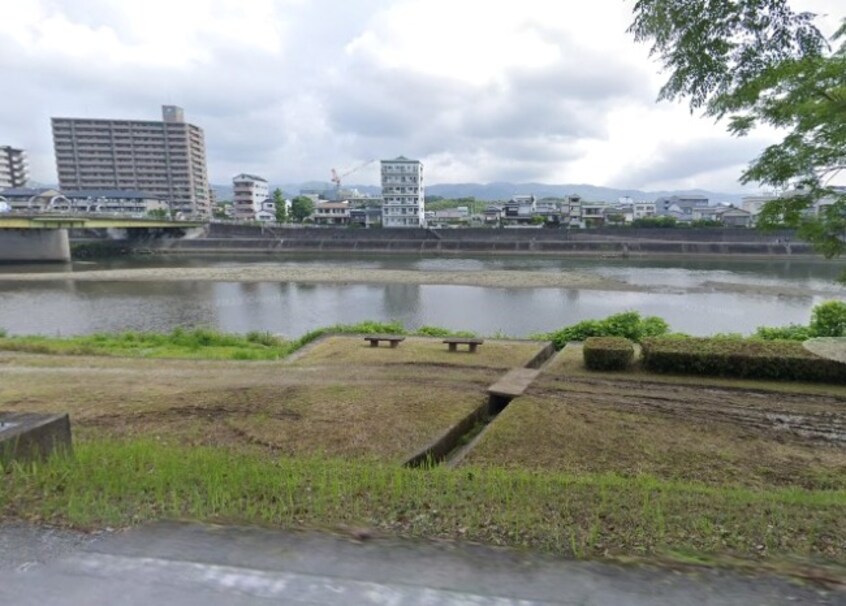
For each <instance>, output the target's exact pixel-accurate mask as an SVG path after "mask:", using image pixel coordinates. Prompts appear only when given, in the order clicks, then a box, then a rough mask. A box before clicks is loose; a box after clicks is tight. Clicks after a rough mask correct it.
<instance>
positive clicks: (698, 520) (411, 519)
mask: <svg viewBox="0 0 846 606" xmlns="http://www.w3.org/2000/svg"><path fill="white" fill-rule="evenodd" d="M0 485H2V490H0V514H2V515H3V516H4V517H6V518H9V517H14V518H23V519H27V520H32V521H44V522H50V523H59V524H71V525H74V526H79V527H96V526H104V525H110V526H123V525H129V524H136V523H139V522H143V521H146V520H153V519H160V518H191V519H195V520H201V521H212V522H235V523H249V524H262V525H273V526H282V527H302V526H311V527H315V526H316V527H333V526H337V525H349V524H357V525H358V524H363V525H367V526H369V527H373V528H375V529H377V530H381V531H384V532H387V533H390V534H399V535H404V536H414V537H445V538H461V539H467V540H473V541H482V542H486V543H492V544H499V545H510V546H516V547H532V548H539V549H543V550H545V551H549V552H553V553H556V554H561V555H568V556H576V557H596V556H606V557H607V556H609V555H610V556H613V555H629V556H631V555H641V556H646V555H654V554H662V553H691V552H694V553H700V554H714V553H719V554H723V555H733V556H739V557H745V558H755V559H758V560H760V559H764V558H783V557H803V558H813V559H824V560H828V561H834V562H840V563H842V562H843V561H844V544H843V542H842V537H843V536H844V535H846V518H844V516H843V515H842V512H843V507H844V505H846V493H844V492H843V491H811V490H800V489H797V488H789V489H769V490H749V489H744V488H726V487H719V488H717V487H708V486H703V485H699V484H695V483H685V482H678V481H662V480H658V479H656V478H654V477H651V476H648V475H640V476H637V477H632V478H624V477H620V476H618V475H615V474H578V475H576V474H565V473H548V472H530V471H525V470H503V469H476V468H468V469H459V470H450V469H446V468H443V467H440V468H433V469H429V470H412V469H404V468H401V467H397V466H395V465H383V464H378V463H376V464H364V463H361V462H357V461H346V460H339V459H331V458H322V457H298V458H276V459H273V460H269V459H267V458H263V457H257V456H253V455H249V454H246V453H238V452H231V451H227V450H225V449H211V448H202V447H201V448H185V447H179V446H167V445H162V444H160V443H158V442H155V441H149V440H138V441H130V442H118V441H108V440H95V441H83V442H81V443H78V444H77V446H76V452H75V457H74V458H65V457H54V458H53V459H51V460H50V461H49V462H48V463H44V464H27V465H21V466H13V467H11V468H9V469H6V470H5V473H0Z"/></svg>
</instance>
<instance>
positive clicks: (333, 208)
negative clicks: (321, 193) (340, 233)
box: [311, 201, 350, 225]
mask: <svg viewBox="0 0 846 606" xmlns="http://www.w3.org/2000/svg"><path fill="white" fill-rule="evenodd" d="M311 218H312V220H313V221H314V222H315V224H317V225H349V223H350V204H349V202H346V201H345V202H320V203H318V204H315V205H314V212H313V213H312V215H311Z"/></svg>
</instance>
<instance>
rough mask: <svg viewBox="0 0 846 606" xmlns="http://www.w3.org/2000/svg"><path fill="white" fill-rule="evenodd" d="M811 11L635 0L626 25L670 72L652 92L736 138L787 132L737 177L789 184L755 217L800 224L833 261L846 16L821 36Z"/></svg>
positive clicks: (844, 197)
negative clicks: (767, 130)
mask: <svg viewBox="0 0 846 606" xmlns="http://www.w3.org/2000/svg"><path fill="white" fill-rule="evenodd" d="M815 18H816V15H814V14H813V13H807V12H795V11H793V10H792V9H791V8H790V6H789V5H788V2H787V0H638V1H637V2H636V3H635V8H634V22H633V23H632V25H631V27H630V28H629V31H630V32H632V33H633V34H634V36H635V39H636V40H638V41H645V42H649V43H651V44H652V54H653V55H657V56H658V57H660V59H661V61H662V62H663V64H664V67H665V68H666V69H668V70H669V72H670V77H669V79H668V80H667V82H666V84H664V86H663V88H662V89H661V92H660V95H659V99H664V100H675V99H687V100H688V102H689V104H690V108H691V111H694V110H700V109H701V110H704V113H705V115H706V116H710V117H713V118H716V119H718V120H722V119H727V120H728V130H729V132H731V133H732V134H734V135H736V136H744V135H747V134H748V133H749V132H750V131H751V130H752V129H754V128H756V127H758V126H762V125H768V126H772V127H775V128H776V129H779V130H780V131H782V132H786V134H785V136H784V138H783V139H782V141H781V142H780V143H777V144H774V145H770V146H769V147H767V148H766V149H765V150H764V151H763V153H762V154H761V155H760V156H758V157H757V158H755V159H754V160H753V161H752V162H751V163H750V164H749V166H748V167H747V169H746V170H745V171H744V173H743V174H742V176H741V179H740V180H741V182H742V183H744V184H745V183H751V182H759V183H761V184H763V185H769V186H772V187H775V188H777V189H779V190H783V189H787V188H795V191H796V192H797V195H795V196H784V197H781V198H778V199H776V200H773V201H771V202H768V203H767V204H766V205H765V206H764V208H763V210H762V212H761V215H760V217H759V220H758V224H759V226H761V227H764V228H768V227H775V226H779V225H781V226H783V225H787V226H790V227H797V228H799V235H800V236H801V237H802V238H804V239H806V240H808V241H809V242H811V243H812V244H814V246H815V248H816V249H817V250H818V251H820V252H822V253H823V254H824V255H825V256H826V257H829V258H830V257H834V256H837V255H840V254H843V253H844V252H846V242H844V236H846V190H843V189H839V188H836V187H834V186H833V184H832V180H833V179H834V178H835V177H837V175H838V174H840V172H841V171H843V170H844V169H846V20H844V23H843V25H842V26H841V27H840V29H839V30H838V31H837V32H836V33H835V34H834V36H832V38H831V40H827V39H826V38H825V36H824V35H823V34H822V33H821V32H820V31H819V30H818V29H817V27H816V26H815V25H814V20H815ZM838 43H839V47H838V46H837V44H838ZM823 200H825V201H826V204H825V205H819V202H820V201H823ZM829 202H831V203H830V204H829ZM815 207H816V208H817V209H818V210H817V212H816V213H814V212H812V211H813V210H814V209H815Z"/></svg>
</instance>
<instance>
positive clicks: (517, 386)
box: [488, 368, 540, 398]
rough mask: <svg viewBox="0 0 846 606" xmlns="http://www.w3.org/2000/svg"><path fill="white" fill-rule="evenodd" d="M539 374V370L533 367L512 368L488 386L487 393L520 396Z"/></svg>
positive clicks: (501, 395)
mask: <svg viewBox="0 0 846 606" xmlns="http://www.w3.org/2000/svg"><path fill="white" fill-rule="evenodd" d="M539 374H540V370H536V369H534V368H512V369H511V370H509V371H508V372H507V373H505V374H504V375H503V376H502V377H501V378H500V379H499V380H498V381H497V382H496V383H494V384H493V385H491V386H490V387H488V393H489V394H491V395H494V396H499V397H502V398H516V397H518V396H522V395H523V392H525V391H526V389H528V387H529V385H531V384H532V381H534V380H535V379H536V378H537V376H538V375H539Z"/></svg>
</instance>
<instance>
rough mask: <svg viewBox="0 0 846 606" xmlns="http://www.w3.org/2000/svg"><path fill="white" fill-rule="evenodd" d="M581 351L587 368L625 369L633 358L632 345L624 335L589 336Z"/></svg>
mask: <svg viewBox="0 0 846 606" xmlns="http://www.w3.org/2000/svg"><path fill="white" fill-rule="evenodd" d="M582 353H583V354H584V358H585V366H587V368H588V369H589V370H626V369H627V368H628V367H629V364H631V363H632V358H634V345H632V342H631V341H629V340H628V339H626V338H624V337H589V338H588V339H586V340H585V342H584V345H583V346H582Z"/></svg>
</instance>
